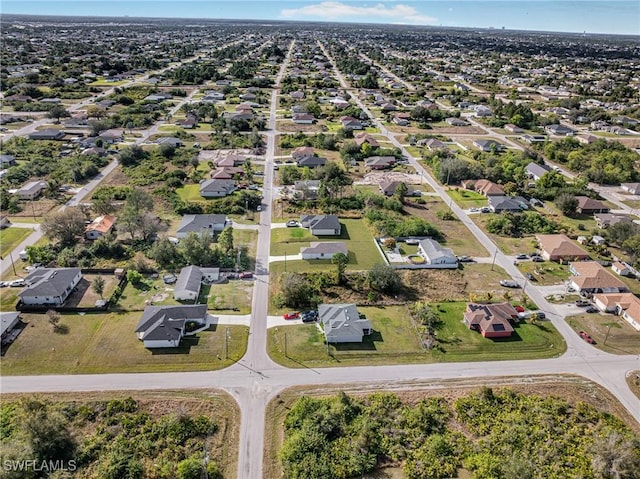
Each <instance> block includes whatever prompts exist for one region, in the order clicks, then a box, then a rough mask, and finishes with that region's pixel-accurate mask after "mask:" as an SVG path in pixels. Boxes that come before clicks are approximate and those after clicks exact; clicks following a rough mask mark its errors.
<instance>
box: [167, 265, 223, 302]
mask: <svg viewBox="0 0 640 479" xmlns="http://www.w3.org/2000/svg"><path fill="white" fill-rule="evenodd" d="M219 278H220V268H200V267H199V266H185V267H184V268H182V269H181V270H180V274H179V275H178V280H177V281H176V285H175V288H174V290H173V299H175V300H176V301H197V299H198V296H199V295H200V288H201V286H202V281H203V280H207V281H218V279H219Z"/></svg>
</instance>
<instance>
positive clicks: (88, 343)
mask: <svg viewBox="0 0 640 479" xmlns="http://www.w3.org/2000/svg"><path fill="white" fill-rule="evenodd" d="M140 314H141V313H139V312H126V313H109V314H84V315H79V314H62V317H61V319H60V325H61V327H62V329H63V333H60V334H53V333H52V331H51V325H50V324H49V322H48V321H47V318H46V316H45V315H44V314H23V315H22V316H23V321H24V322H25V323H27V326H26V327H25V330H24V331H23V332H22V334H20V338H19V340H18V341H16V342H15V343H13V344H12V345H11V346H10V347H9V348H8V349H7V352H6V353H5V355H4V357H3V358H2V360H1V363H0V364H1V365H2V374H3V375H22V374H35V375H37V374H94V373H115V372H122V373H125V372H126V373H133V372H164V371H202V370H209V369H211V370H213V369H222V368H224V367H227V366H230V365H231V364H232V363H233V362H234V361H236V360H238V359H240V358H241V357H242V356H243V355H244V352H245V349H246V342H247V334H248V329H247V328H246V327H244V326H228V329H229V331H230V335H229V340H228V348H229V349H228V351H229V355H228V356H229V357H228V359H225V357H224V342H225V340H224V337H225V330H226V329H227V327H226V326H212V327H211V328H210V329H209V330H207V331H203V332H201V333H198V334H197V335H196V336H194V337H187V338H185V339H183V340H182V345H181V346H180V347H179V348H162V349H157V350H154V351H151V350H148V349H145V347H144V346H143V345H142V342H141V341H139V340H138V339H137V338H136V335H135V333H134V329H135V327H136V324H137V323H138V320H139V319H140ZM218 357H220V358H221V359H218Z"/></svg>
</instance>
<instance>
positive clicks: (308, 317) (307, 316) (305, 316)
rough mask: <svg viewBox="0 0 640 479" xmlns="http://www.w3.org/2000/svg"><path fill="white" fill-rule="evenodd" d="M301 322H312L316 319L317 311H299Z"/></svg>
mask: <svg viewBox="0 0 640 479" xmlns="http://www.w3.org/2000/svg"><path fill="white" fill-rule="evenodd" d="M300 317H301V318H302V322H303V323H313V322H315V321H316V320H317V319H318V312H317V311H303V312H302V313H300Z"/></svg>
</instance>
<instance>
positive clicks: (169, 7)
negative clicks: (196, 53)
mask: <svg viewBox="0 0 640 479" xmlns="http://www.w3.org/2000/svg"><path fill="white" fill-rule="evenodd" d="M176 6H179V7H180V10H179V11H175V10H176V8H175V7H176ZM251 6H253V7H254V8H249V7H251ZM461 6H464V8H463V9H460V7H461ZM212 9H213V10H212ZM192 12H193V13H192ZM246 12H251V13H248V14H247V13H246ZM7 15H21V16H32V17H58V18H110V19H111V18H123V19H124V18H127V19H136V18H139V19H157V20H201V21H230V22H231V21H236V22H242V21H251V22H284V23H320V24H322V23H333V24H347V25H348V24H361V25H389V26H408V27H437V28H452V29H455V28H459V29H487V30H496V31H499V30H509V31H523V32H541V33H560V34H562V33H565V34H583V33H584V34H589V35H599V34H603V35H622V36H640V2H636V1H629V0H616V1H612V2H607V1H602V0H578V1H565V0H561V1H554V0H517V1H511V2H508V1H505V0H438V1H432V2H417V1H415V0H409V1H403V0H386V1H380V2H377V3H375V4H370V3H367V2H361V1H323V0H315V1H314V0H288V1H286V2H272V1H259V0H245V1H239V2H238V1H236V2H230V1H225V2H215V3H211V2H204V1H201V0H189V1H187V2H180V3H179V4H176V3H175V2H173V1H171V0H138V1H135V2H123V1H117V2H107V1H104V0H95V1H86V0H85V1H81V0H66V1H61V2H58V1H47V0H38V1H24V0H22V1H16V0H6V1H3V4H2V12H1V13H0V18H1V17H4V16H7ZM234 15H235V16H234ZM250 17H251V18H250Z"/></svg>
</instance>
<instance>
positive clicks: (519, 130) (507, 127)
mask: <svg viewBox="0 0 640 479" xmlns="http://www.w3.org/2000/svg"><path fill="white" fill-rule="evenodd" d="M504 129H505V130H507V131H510V132H511V133H522V132H523V131H524V130H523V129H522V128H520V127H519V126H516V125H513V124H511V123H507V124H506V125H504Z"/></svg>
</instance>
